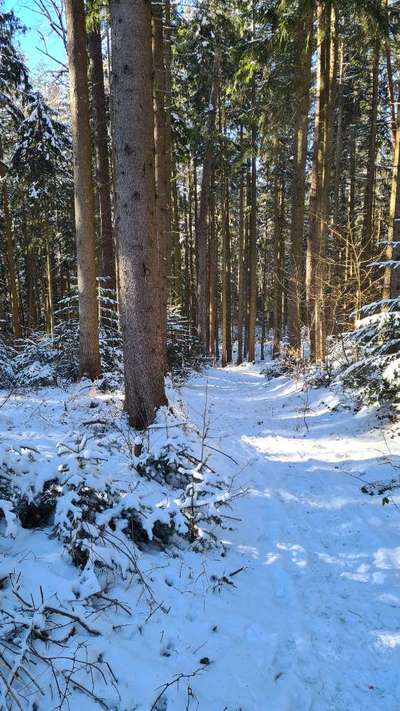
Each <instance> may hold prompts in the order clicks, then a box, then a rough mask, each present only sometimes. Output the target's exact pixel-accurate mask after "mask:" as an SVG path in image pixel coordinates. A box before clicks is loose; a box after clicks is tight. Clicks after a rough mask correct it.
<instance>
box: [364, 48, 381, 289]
mask: <svg viewBox="0 0 400 711" xmlns="http://www.w3.org/2000/svg"><path fill="white" fill-rule="evenodd" d="M379 58H380V44H379V42H377V43H376V46H375V48H374V51H373V61H372V97H371V111H370V118H369V138H368V166H367V175H366V183H365V191H364V210H363V213H364V215H363V227H362V236H361V249H362V256H361V258H362V261H363V262H364V265H363V269H362V272H363V286H364V287H365V286H366V278H367V272H368V263H369V261H370V257H371V247H372V243H373V223H372V217H373V210H374V194H375V174H376V168H375V161H376V130H377V119H378V102H379Z"/></svg>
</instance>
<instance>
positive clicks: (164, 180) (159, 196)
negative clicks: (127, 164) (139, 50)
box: [152, 0, 171, 368]
mask: <svg viewBox="0 0 400 711" xmlns="http://www.w3.org/2000/svg"><path fill="white" fill-rule="evenodd" d="M152 17H153V68H154V86H153V93H154V142H155V171H156V173H155V175H156V214H157V245H158V270H159V281H160V322H161V334H160V335H161V342H162V344H164V347H166V343H167V333H166V329H167V304H168V281H167V277H168V272H169V269H168V255H169V254H170V252H171V246H170V237H171V224H170V217H171V209H170V208H171V206H170V204H169V202H168V200H170V197H171V165H170V160H169V150H168V141H167V116H166V108H165V100H166V85H167V83H166V68H165V63H164V29H163V12H162V5H161V3H160V2H159V0H157V1H156V2H153V3H152ZM164 357H165V368H167V360H166V351H165V356H164Z"/></svg>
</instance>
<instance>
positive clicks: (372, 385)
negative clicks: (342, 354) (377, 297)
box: [341, 299, 400, 404]
mask: <svg viewBox="0 0 400 711" xmlns="http://www.w3.org/2000/svg"><path fill="white" fill-rule="evenodd" d="M398 302H399V303H400V300H398V299H394V300H390V302H389V301H386V302H377V303H374V304H370V305H369V306H367V307H365V308H364V309H363V318H361V319H360V320H359V321H358V323H357V327H356V329H355V331H354V332H352V333H350V334H349V335H348V336H347V341H348V343H349V344H350V346H351V347H352V353H353V357H352V359H351V362H350V363H349V364H348V366H347V367H346V368H345V369H344V371H343V373H342V374H341V381H342V382H343V384H344V385H345V386H346V387H349V388H352V389H354V390H356V391H357V392H358V395H359V397H360V398H361V399H362V400H363V401H367V402H376V403H379V404H387V403H389V404H391V403H396V402H397V401H398V398H399V393H400V377H399V362H400V361H399V354H400V312H399V311H397V308H398V305H399V303H398ZM387 309H389V310H387Z"/></svg>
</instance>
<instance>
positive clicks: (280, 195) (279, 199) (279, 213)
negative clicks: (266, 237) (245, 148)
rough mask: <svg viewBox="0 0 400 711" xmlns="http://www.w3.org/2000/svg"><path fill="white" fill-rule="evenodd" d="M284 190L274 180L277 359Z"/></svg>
mask: <svg viewBox="0 0 400 711" xmlns="http://www.w3.org/2000/svg"><path fill="white" fill-rule="evenodd" d="M284 202H285V201H284V188H283V180H282V178H281V177H280V176H277V177H276V178H275V187H274V301H273V341H272V357H273V358H278V357H279V355H280V353H281V340H282V310H283V291H284V286H283V263H284V241H283V210H284Z"/></svg>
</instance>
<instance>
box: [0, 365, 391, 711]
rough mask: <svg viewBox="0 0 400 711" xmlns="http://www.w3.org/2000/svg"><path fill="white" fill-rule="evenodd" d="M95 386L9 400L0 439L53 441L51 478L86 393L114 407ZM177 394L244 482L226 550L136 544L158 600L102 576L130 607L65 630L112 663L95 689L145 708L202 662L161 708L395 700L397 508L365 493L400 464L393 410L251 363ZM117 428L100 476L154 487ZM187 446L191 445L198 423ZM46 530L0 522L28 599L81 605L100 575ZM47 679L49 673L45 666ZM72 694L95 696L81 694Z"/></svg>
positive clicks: (288, 710)
mask: <svg viewBox="0 0 400 711" xmlns="http://www.w3.org/2000/svg"><path fill="white" fill-rule="evenodd" d="M85 392H86V391H83V394H82V393H81V391H80V389H79V386H71V388H69V389H67V390H62V389H50V390H47V391H45V390H43V391H38V393H36V394H33V393H27V394H23V393H22V394H16V395H15V396H12V397H11V398H10V399H9V401H7V402H6V403H5V404H4V406H3V408H2V409H1V411H0V425H1V436H0V445H1V447H2V450H1V452H0V453H1V455H2V456H3V457H4V456H11V455H7V447H8V446H9V444H13V445H14V446H15V445H18V444H21V443H23V442H24V443H29V444H30V445H33V446H34V448H35V450H37V451H40V452H41V453H42V455H43V458H42V460H41V468H40V470H39V471H38V473H37V476H39V477H40V478H41V479H42V481H46V480H47V479H48V478H49V476H50V475H52V473H53V472H54V471H55V466H57V465H58V464H59V461H60V459H59V458H58V457H57V442H60V441H64V440H65V441H67V442H69V441H71V436H72V435H71V433H76V432H79V431H81V430H82V422H84V421H85V420H87V419H91V418H92V417H93V414H92V413H93V409H92V407H93V406H94V405H95V406H96V407H95V410H94V413H95V414H94V417H95V418H99V417H100V418H101V417H104V416H108V417H109V416H111V417H113V416H114V414H115V415H116V413H117V412H118V407H119V406H120V405H119V404H118V402H119V403H120V399H119V400H118V398H120V396H119V395H118V394H117V395H116V396H115V397H116V398H117V400H118V402H114V405H112V403H111V402H110V401H109V399H107V398H108V396H105V395H102V394H101V393H94V392H91V393H90V394H89V395H88V394H87V393H86V394H85ZM171 396H172V397H175V398H176V402H175V405H176V408H177V410H178V412H179V411H181V413H182V416H183V417H185V418H187V421H188V422H189V423H193V422H194V423H195V424H196V426H197V428H198V429H199V430H201V429H202V426H203V419H204V416H206V421H207V422H208V425H209V427H208V432H207V439H206V442H207V443H208V444H210V445H211V446H212V447H213V449H212V450H210V455H211V461H212V466H213V467H214V468H215V469H216V470H218V472H220V473H221V475H223V476H225V477H227V478H230V477H234V478H235V488H238V487H239V486H242V487H246V488H247V494H246V496H244V497H242V498H239V499H237V500H236V501H235V502H234V504H233V507H232V509H231V510H228V511H227V513H228V514H229V515H232V517H233V518H232V520H229V519H227V525H228V526H229V529H228V530H226V531H224V532H223V537H224V542H225V544H226V547H227V553H226V555H221V550H220V548H216V549H215V550H214V549H212V550H211V551H204V552H203V553H198V552H197V553H196V552H194V551H191V550H186V549H185V550H184V551H183V552H182V553H179V554H175V552H174V551H173V550H172V551H171V550H166V551H165V552H161V551H160V550H152V549H151V548H149V549H148V550H146V549H145V550H143V551H141V553H140V556H141V557H140V567H141V570H142V571H143V573H144V574H145V575H146V576H147V577H148V579H149V580H150V581H151V588H152V590H153V593H154V596H155V599H156V600H157V601H159V602H160V603H162V604H161V606H160V607H159V608H158V607H157V608H156V609H155V610H153V611H152V612H151V614H149V608H148V605H147V604H146V601H145V599H144V596H143V589H142V587H141V585H140V583H138V582H137V581H135V580H134V579H133V578H132V577H131V576H130V577H129V580H128V581H127V580H119V579H118V576H114V575H111V576H110V580H109V584H110V593H109V594H110V595H112V596H115V597H117V598H118V599H119V600H120V601H121V602H122V603H123V604H124V605H125V606H126V607H129V608H130V609H131V611H132V614H131V615H127V614H125V612H124V611H123V609H122V608H119V609H116V608H115V607H113V608H110V609H109V610H108V611H106V612H105V613H104V614H103V615H94V616H93V613H92V616H91V617H90V621H91V622H92V623H95V624H96V625H101V626H102V630H103V631H102V635H101V636H100V637H96V638H94V639H93V638H92V637H88V636H87V635H85V634H84V633H82V632H81V633H80V634H79V637H77V638H76V640H74V638H72V639H71V642H70V644H71V645H72V644H75V643H76V642H78V641H80V642H83V643H84V644H85V649H87V650H88V653H89V654H91V655H93V659H97V658H98V656H99V655H101V656H103V657H104V658H105V659H106V660H107V662H109V663H110V664H111V667H112V669H113V670H114V671H115V673H116V675H117V678H118V691H119V694H120V700H119V701H118V702H117V704H116V705H115V701H112V699H113V698H115V697H114V696H113V689H112V688H109V689H108V688H101V686H100V688H99V690H98V692H97V693H98V694H99V695H100V696H101V697H102V698H104V699H107V702H108V703H109V704H110V705H109V708H112V709H117V710H118V711H133V709H137V710H138V711H150V709H151V708H152V707H153V704H154V701H155V699H156V698H157V696H158V694H159V693H160V688H161V689H162V688H163V685H164V684H166V683H168V682H170V681H173V680H174V679H176V677H177V675H180V674H184V675H190V674H192V673H193V672H195V676H193V677H186V678H183V679H182V681H181V682H180V683H179V685H178V684H174V683H173V684H172V685H171V686H170V687H168V689H167V690H166V691H165V693H163V695H162V698H161V701H160V703H159V704H158V705H157V706H156V707H154V708H156V709H157V711H187V709H189V711H195V709H199V710H200V711H360V709H363V711H397V709H399V710H400V678H399V676H398V669H399V663H400V511H399V510H397V509H396V507H395V506H394V505H390V506H386V507H382V504H381V497H369V496H366V495H364V494H362V493H361V492H360V487H361V482H360V481H359V478H361V479H362V480H363V481H366V482H368V481H373V480H388V479H391V478H393V477H395V476H396V473H397V472H396V470H395V469H394V466H399V464H400V438H399V436H398V434H399V426H398V425H386V426H385V427H383V428H382V426H381V425H379V422H378V420H377V419H376V416H375V415H374V413H373V412H369V411H367V410H365V411H361V412H359V413H355V412H354V409H353V408H352V406H351V403H349V402H347V401H346V400H345V399H344V398H343V396H341V397H340V398H339V396H337V395H336V394H335V393H334V392H332V391H329V390H324V389H314V390H310V391H309V392H308V393H307V392H306V393H305V392H302V391H301V388H300V385H299V384H296V383H295V382H293V381H291V380H289V379H286V378H276V379H274V380H270V381H267V380H266V378H265V377H264V376H263V375H262V374H260V372H259V369H258V368H257V367H255V366H247V365H246V366H242V367H239V368H235V367H232V368H225V369H219V368H213V369H209V370H208V371H206V372H205V373H204V374H203V375H201V376H195V377H193V379H192V380H190V381H189V382H188V383H187V384H186V386H185V387H184V388H183V389H182V391H181V392H179V393H175V395H174V392H172V393H171ZM95 400H96V401H97V402H95ZM113 407H114V410H113V409H112V408H113ZM115 408H117V409H115ZM107 413H108V415H107ZM89 415H90V417H89ZM378 425H379V426H378ZM189 430H190V428H189ZM178 432H179V431H178V429H176V430H172V432H171V433H170V435H169V436H170V437H173V436H177V437H179V436H181V434H179V433H178ZM187 436H188V435H187ZM160 437H164V438H165V432H164V433H162V430H161V431H160ZM99 439H100V443H101V437H100V438H99ZM116 442H117V444H116V448H114V450H113V452H114V454H112V456H111V457H110V458H109V459H108V460H107V461H106V462H104V464H103V465H102V468H101V471H102V475H104V476H109V477H111V478H115V477H116V475H117V478H119V477H121V479H124V480H126V481H127V482H128V484H129V483H132V484H133V486H134V491H137V488H136V487H137V486H139V487H141V488H142V490H143V491H144V492H145V493H146V491H147V489H148V487H149V482H141V483H140V482H139V483H138V482H137V480H135V479H132V469H129V467H127V463H128V464H129V461H128V460H127V457H126V453H124V451H123V447H122V445H121V442H120V441H119V440H116ZM196 442H197V444H196ZM191 444H192V445H193V446H194V447H196V446H197V447H198V446H199V445H198V440H197V437H196V436H193V437H192V439H191ZM93 446H95V445H93ZM96 446H97V445H96ZM215 450H221V451H222V452H224V453H225V454H221V453H217V452H216V451H215ZM226 455H229V456H226ZM233 460H234V461H233ZM14 461H15V459H12V462H14ZM96 476H97V474H96ZM354 477H356V478H354ZM357 477H358V478H357ZM139 490H140V489H139ZM399 503H400V502H399ZM51 530H52V529H51V528H48V529H39V530H34V531H30V530H24V529H22V528H20V527H19V528H18V532H17V536H16V538H15V539H10V538H2V537H1V536H0V564H1V565H3V564H4V565H6V566H8V567H11V569H13V570H14V574H15V576H16V578H17V579H18V580H20V581H21V585H22V586H23V587H22V590H23V591H24V595H26V596H27V597H28V598H29V597H30V596H31V595H32V597H33V598H34V599H35V600H39V599H40V597H41V595H42V589H43V594H44V596H45V598H46V599H49V600H50V601H52V602H54V600H55V599H57V600H60V601H61V603H62V604H65V605H69V606H71V605H73V609H74V610H78V612H79V611H80V610H81V611H83V612H85V609H86V608H85V607H84V594H87V595H89V594H91V590H92V587H93V586H94V589H96V582H97V581H96V579H95V576H93V575H92V577H90V576H89V577H88V576H87V575H86V573H85V571H84V572H83V573H82V572H81V571H80V570H79V569H77V568H76V567H74V566H73V565H72V564H71V562H70V560H69V558H68V556H66V555H65V552H64V551H63V546H62V545H61V544H60V542H59V541H58V540H57V539H54V538H52V537H51ZM49 534H50V535H49ZM1 565H0V572H1ZM236 571H239V572H236ZM232 573H236V574H235V575H234V576H231V574H232ZM85 576H86V577H85ZM226 580H228V582H226ZM229 581H231V582H233V583H234V586H233V585H232V584H229ZM77 590H78V591H79V592H80V595H81V597H80V598H78V599H76V594H75V593H76V591H77ZM85 591H86V592H85ZM1 592H2V594H3V591H1ZM8 592H9V588H6V589H5V590H4V595H5V597H7V594H8ZM57 604H58V603H57ZM80 605H82V607H80ZM204 659H206V660H208V661H209V664H204ZM198 669H201V671H200V672H197V670H198ZM40 681H41V684H42V685H43V687H44V688H46V684H47V683H48V682H49V681H51V679H50V677H49V679H48V678H47V677H46V675H44V676H42V677H41V679H40ZM99 681H100V683H101V680H99ZM107 694H109V697H108V696H107ZM38 701H39V702H40V703H39V705H38V709H39V711H42V709H45V710H46V711H48V710H49V709H53V708H56V703H55V701H54V700H52V699H51V697H50V696H48V697H47V698H46V699H45V700H44V701H42V699H38ZM69 704H70V708H72V709H75V708H79V709H80V711H93V709H97V708H99V706H98V705H96V704H94V703H93V702H92V701H91V700H90V699H88V698H86V697H84V696H82V695H76V696H75V695H74V696H71V698H70V699H69ZM27 708H30V707H28V706H27Z"/></svg>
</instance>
